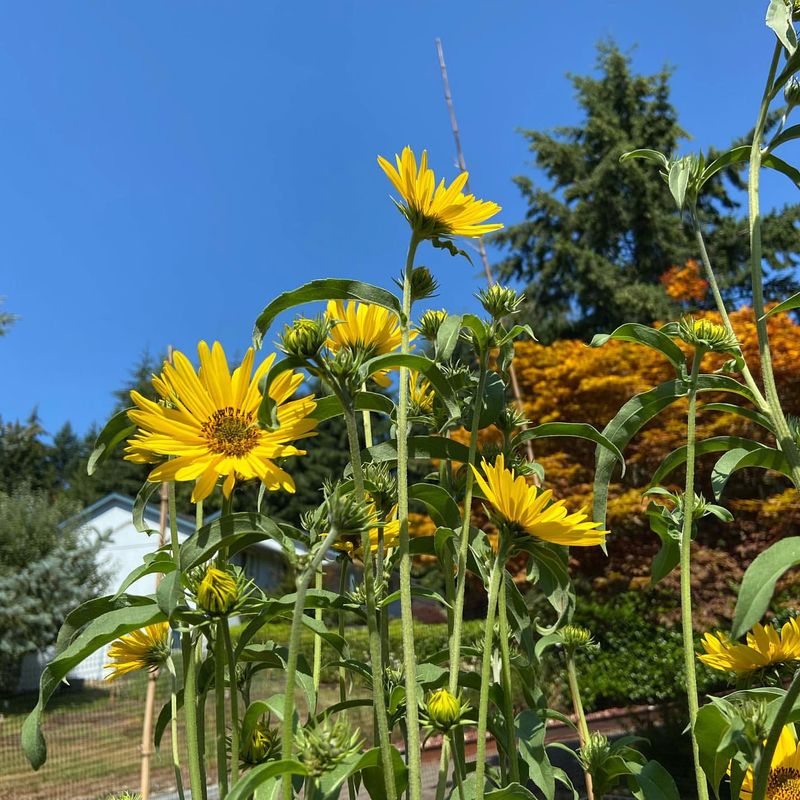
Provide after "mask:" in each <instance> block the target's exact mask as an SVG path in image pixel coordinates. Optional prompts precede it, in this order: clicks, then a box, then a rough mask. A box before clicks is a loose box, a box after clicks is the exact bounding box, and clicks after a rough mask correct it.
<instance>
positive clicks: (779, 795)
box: [767, 767, 800, 800]
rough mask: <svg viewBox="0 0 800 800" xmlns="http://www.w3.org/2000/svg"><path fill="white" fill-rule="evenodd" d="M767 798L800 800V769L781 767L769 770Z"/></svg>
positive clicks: (768, 799)
mask: <svg viewBox="0 0 800 800" xmlns="http://www.w3.org/2000/svg"><path fill="white" fill-rule="evenodd" d="M767 800H800V770H796V769H792V768H791V767H779V768H778V769H771V770H770V771H769V778H768V779H767Z"/></svg>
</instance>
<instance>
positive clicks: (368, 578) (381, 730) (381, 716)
mask: <svg viewBox="0 0 800 800" xmlns="http://www.w3.org/2000/svg"><path fill="white" fill-rule="evenodd" d="M343 405H344V421H345V425H346V427H347V441H348V444H349V446H350V465H351V467H352V469H353V486H354V490H355V495H356V497H357V498H358V499H360V500H364V497H365V494H364V471H363V469H362V467H361V451H360V449H359V442H358V426H357V423H356V416H355V411H354V410H353V408H352V406H351V404H349V403H343ZM361 549H362V551H363V559H364V592H365V594H366V600H367V631H368V632H369V658H370V662H371V664H372V701H373V704H374V711H375V721H376V723H377V728H378V745H379V747H380V751H381V762H382V767H383V770H382V771H383V780H384V787H385V789H386V797H387V800H397V789H396V787H395V783H394V768H393V766H392V751H391V746H392V740H391V736H390V733H389V717H388V714H387V712H386V697H385V695H384V676H385V670H384V664H383V658H382V657H381V634H380V630H379V629H378V614H377V601H376V598H375V574H374V572H373V566H372V552H371V543H370V538H369V530H364V531H363V533H362V535H361ZM409 702H410V701H409Z"/></svg>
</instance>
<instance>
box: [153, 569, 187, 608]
mask: <svg viewBox="0 0 800 800" xmlns="http://www.w3.org/2000/svg"><path fill="white" fill-rule="evenodd" d="M180 599H181V575H180V573H179V572H175V571H172V572H170V573H169V574H168V575H165V576H164V578H163V580H162V581H161V583H159V584H158V588H157V589H156V602H157V603H158V607H159V608H160V609H161V610H162V611H163V612H164V616H166V618H167V619H172V615H173V614H174V613H175V609H176V608H177V607H178V603H179V602H180Z"/></svg>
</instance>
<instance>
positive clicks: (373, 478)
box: [364, 462, 397, 517]
mask: <svg viewBox="0 0 800 800" xmlns="http://www.w3.org/2000/svg"><path fill="white" fill-rule="evenodd" d="M364 481H365V482H366V484H367V486H368V491H369V494H370V497H371V498H372V500H373V501H374V503H375V508H376V509H377V511H378V512H379V513H380V515H381V516H382V517H388V516H389V514H390V512H391V511H392V509H393V508H394V507H395V505H397V478H396V477H395V476H394V475H393V474H392V471H391V470H390V469H389V465H388V464H385V463H376V462H372V463H369V464H365V465H364Z"/></svg>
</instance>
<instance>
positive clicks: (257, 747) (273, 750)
mask: <svg viewBox="0 0 800 800" xmlns="http://www.w3.org/2000/svg"><path fill="white" fill-rule="evenodd" d="M280 743H281V740H280V737H279V736H278V731H277V730H275V729H274V728H270V727H269V726H268V725H267V724H266V723H265V722H258V723H256V725H255V727H254V728H253V730H252V731H251V732H250V735H249V736H247V737H246V738H243V739H242V743H241V746H240V750H239V758H240V759H241V760H242V762H243V763H245V764H252V765H255V764H260V763H262V762H263V761H269V759H271V758H275V757H277V755H278V753H279V750H280Z"/></svg>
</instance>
